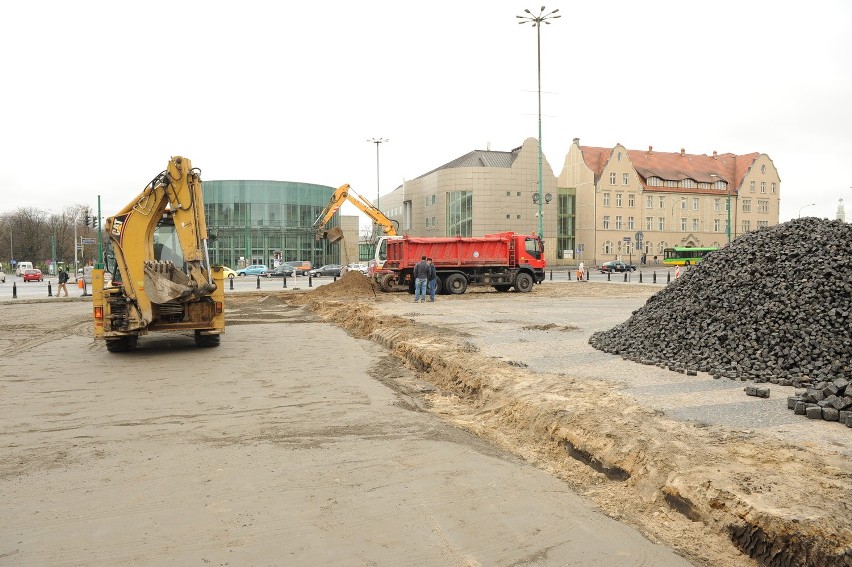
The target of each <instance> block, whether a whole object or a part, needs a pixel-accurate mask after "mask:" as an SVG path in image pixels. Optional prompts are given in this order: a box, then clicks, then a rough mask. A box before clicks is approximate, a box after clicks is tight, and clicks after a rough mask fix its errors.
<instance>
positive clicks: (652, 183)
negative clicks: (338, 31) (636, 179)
mask: <svg viewBox="0 0 852 567" xmlns="http://www.w3.org/2000/svg"><path fill="white" fill-rule="evenodd" d="M647 183H648V187H659V186H660V185H662V184H663V180H662V179H660V178H659V177H649V178H648V180H647Z"/></svg>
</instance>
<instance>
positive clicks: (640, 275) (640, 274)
mask: <svg viewBox="0 0 852 567" xmlns="http://www.w3.org/2000/svg"><path fill="white" fill-rule="evenodd" d="M639 283H642V272H639Z"/></svg>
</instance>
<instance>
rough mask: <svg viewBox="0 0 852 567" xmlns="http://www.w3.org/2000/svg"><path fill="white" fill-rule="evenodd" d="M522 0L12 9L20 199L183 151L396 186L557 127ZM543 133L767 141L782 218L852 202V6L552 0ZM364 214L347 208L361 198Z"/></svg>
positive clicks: (592, 141)
mask: <svg viewBox="0 0 852 567" xmlns="http://www.w3.org/2000/svg"><path fill="white" fill-rule="evenodd" d="M540 6H541V5H540V4H532V3H531V2H518V1H503V0H468V1H461V0H457V1H449V0H433V1H430V2H411V1H404V0H396V1H372V2H371V1H361V2H353V1H338V0H326V1H324V2H299V3H296V2H287V1H275V2H274V1H252V0H243V1H241V2H222V1H215V0H212V1H211V0H207V1H201V0H198V1H194V0H193V1H181V0H170V1H168V2H164V1H159V0H146V1H144V2H116V1H114V0H112V1H103V2H94V1H87V0H79V1H76V2H68V1H44V2H36V1H32V2H26V1H15V2H3V3H2V5H0V49H1V50H2V53H3V56H2V57H0V71H2V88H0V108H2V112H3V114H2V130H1V131H2V135H0V213H2V212H7V211H12V210H15V209H18V208H20V207H37V208H42V209H45V210H50V211H61V210H62V209H63V208H64V207H65V206H68V205H73V204H77V203H80V204H90V205H91V206H92V207H93V209H94V208H95V207H96V205H97V196H98V195H101V198H102V211H103V214H104V216H108V215H111V214H114V213H115V212H117V211H118V210H119V209H120V208H121V207H123V206H124V205H125V204H127V203H128V202H129V201H130V200H131V199H132V198H133V197H134V196H135V195H136V194H137V193H138V192H139V191H140V190H141V189H142V188H143V187H144V186H145V184H146V183H147V182H148V181H149V180H150V179H151V178H153V177H154V176H155V175H156V174H157V173H159V172H160V171H162V170H163V169H165V167H166V164H167V162H168V160H169V157H170V156H172V155H183V156H186V157H188V158H190V159H191V160H192V162H193V165H194V166H196V167H199V168H201V170H202V179H203V180H216V179H274V180H286V181H299V182H308V183H319V184H324V185H330V186H334V187H336V186H338V185H341V184H343V183H349V184H351V185H352V186H353V187H354V188H355V189H356V190H357V191H358V192H359V193H363V194H365V195H366V196H368V197H369V198H370V199H373V200H375V195H376V188H377V182H376V146H375V144H371V143H369V142H367V139H368V138H373V137H381V138H388V139H390V142H388V143H385V144H382V145H381V147H380V185H381V192H382V194H385V193H388V192H390V191H392V190H393V189H394V188H395V187H397V186H398V185H400V184H401V183H402V181H403V179H406V178H407V179H412V178H415V177H418V176H419V175H421V174H423V173H425V172H427V171H429V170H432V169H434V168H436V167H438V166H440V165H443V164H444V163H446V162H449V161H451V160H453V159H455V158H456V157H459V156H461V155H463V154H465V153H467V152H469V151H472V150H476V149H486V148H487V147H489V145H490V148H491V149H492V150H511V149H512V148H515V147H517V146H520V145H521V144H522V143H523V141H524V139H526V138H528V137H536V136H537V129H538V127H537V99H536V89H537V83H536V60H537V59H536V29H535V28H532V27H531V26H529V25H518V23H517V22H518V20H517V19H516V17H515V16H516V15H519V14H522V13H523V10H524V9H525V8H529V9H530V10H531V11H532V12H534V13H536V14H537V13H538V11H539V8H540ZM546 6H547V11H550V10H552V9H554V8H559V10H560V12H559V13H560V14H561V15H562V17H561V18H560V19H558V20H555V21H554V22H553V24H552V25H546V26H544V27H543V29H542V30H541V74H542V78H541V80H542V92H543V94H542V107H543V109H542V114H543V148H544V154H545V159H547V160H548V162H549V163H550V164H551V166H552V167H553V169H554V172H555V173H556V174H558V173H559V172H560V171H561V169H562V163H563V161H564V158H565V154H566V153H567V151H568V148H569V146H570V144H571V141H572V139H573V138H575V137H577V138H580V140H581V144H584V145H591V146H602V147H612V146H614V145H615V144H616V143H621V144H624V145H625V146H626V147H627V148H628V149H637V150H641V149H647V147H648V146H649V145H653V146H654V149H655V150H657V151H661V152H679V151H680V149H681V148H685V149H686V151H687V152H688V153H696V154H712V152H713V151H714V150H716V151H718V152H720V153H724V152H733V153H736V154H745V153H750V152H761V153H765V154H767V155H768V156H769V157H770V158H771V159H772V160H773V162H774V163H775V165H776V167H777V168H778V171H779V173H780V176H781V220H782V221H784V220H788V219H790V218H795V217H796V216H798V214H799V211H800V210H801V208H802V207H804V206H806V205H809V204H810V203H815V205H814V206H808V207H806V208H805V209H804V210H803V212H802V213H803V215H816V216H820V217H827V218H834V217H835V213H836V210H837V203H838V199H839V198H841V197H843V198H845V202H846V205H847V206H846V208H847V215H848V216H849V217H852V189H850V186H852V169H850V163H852V161H850V156H852V2H850V1H849V0H813V1H811V2H805V3H802V2H792V1H787V0H780V1H779V0H773V1H769V0H766V1H763V0H750V1H742V0H730V1H729V0H717V1H714V2H710V1H704V2H684V1H682V0H672V1H657V0H647V1H645V2H636V1H635V0H609V1H607V2H579V1H576V0H574V1H564V0H559V1H551V2H548V3H547V4H546ZM352 211H354V209H351V210H349V211H347V212H352Z"/></svg>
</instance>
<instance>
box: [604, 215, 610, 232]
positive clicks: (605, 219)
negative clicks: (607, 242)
mask: <svg viewBox="0 0 852 567" xmlns="http://www.w3.org/2000/svg"><path fill="white" fill-rule="evenodd" d="M603 229H604V230H609V215H604V218H603Z"/></svg>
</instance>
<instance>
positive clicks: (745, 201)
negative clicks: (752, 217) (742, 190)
mask: <svg viewBox="0 0 852 567" xmlns="http://www.w3.org/2000/svg"><path fill="white" fill-rule="evenodd" d="M743 212H744V213H750V212H751V199H743Z"/></svg>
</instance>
